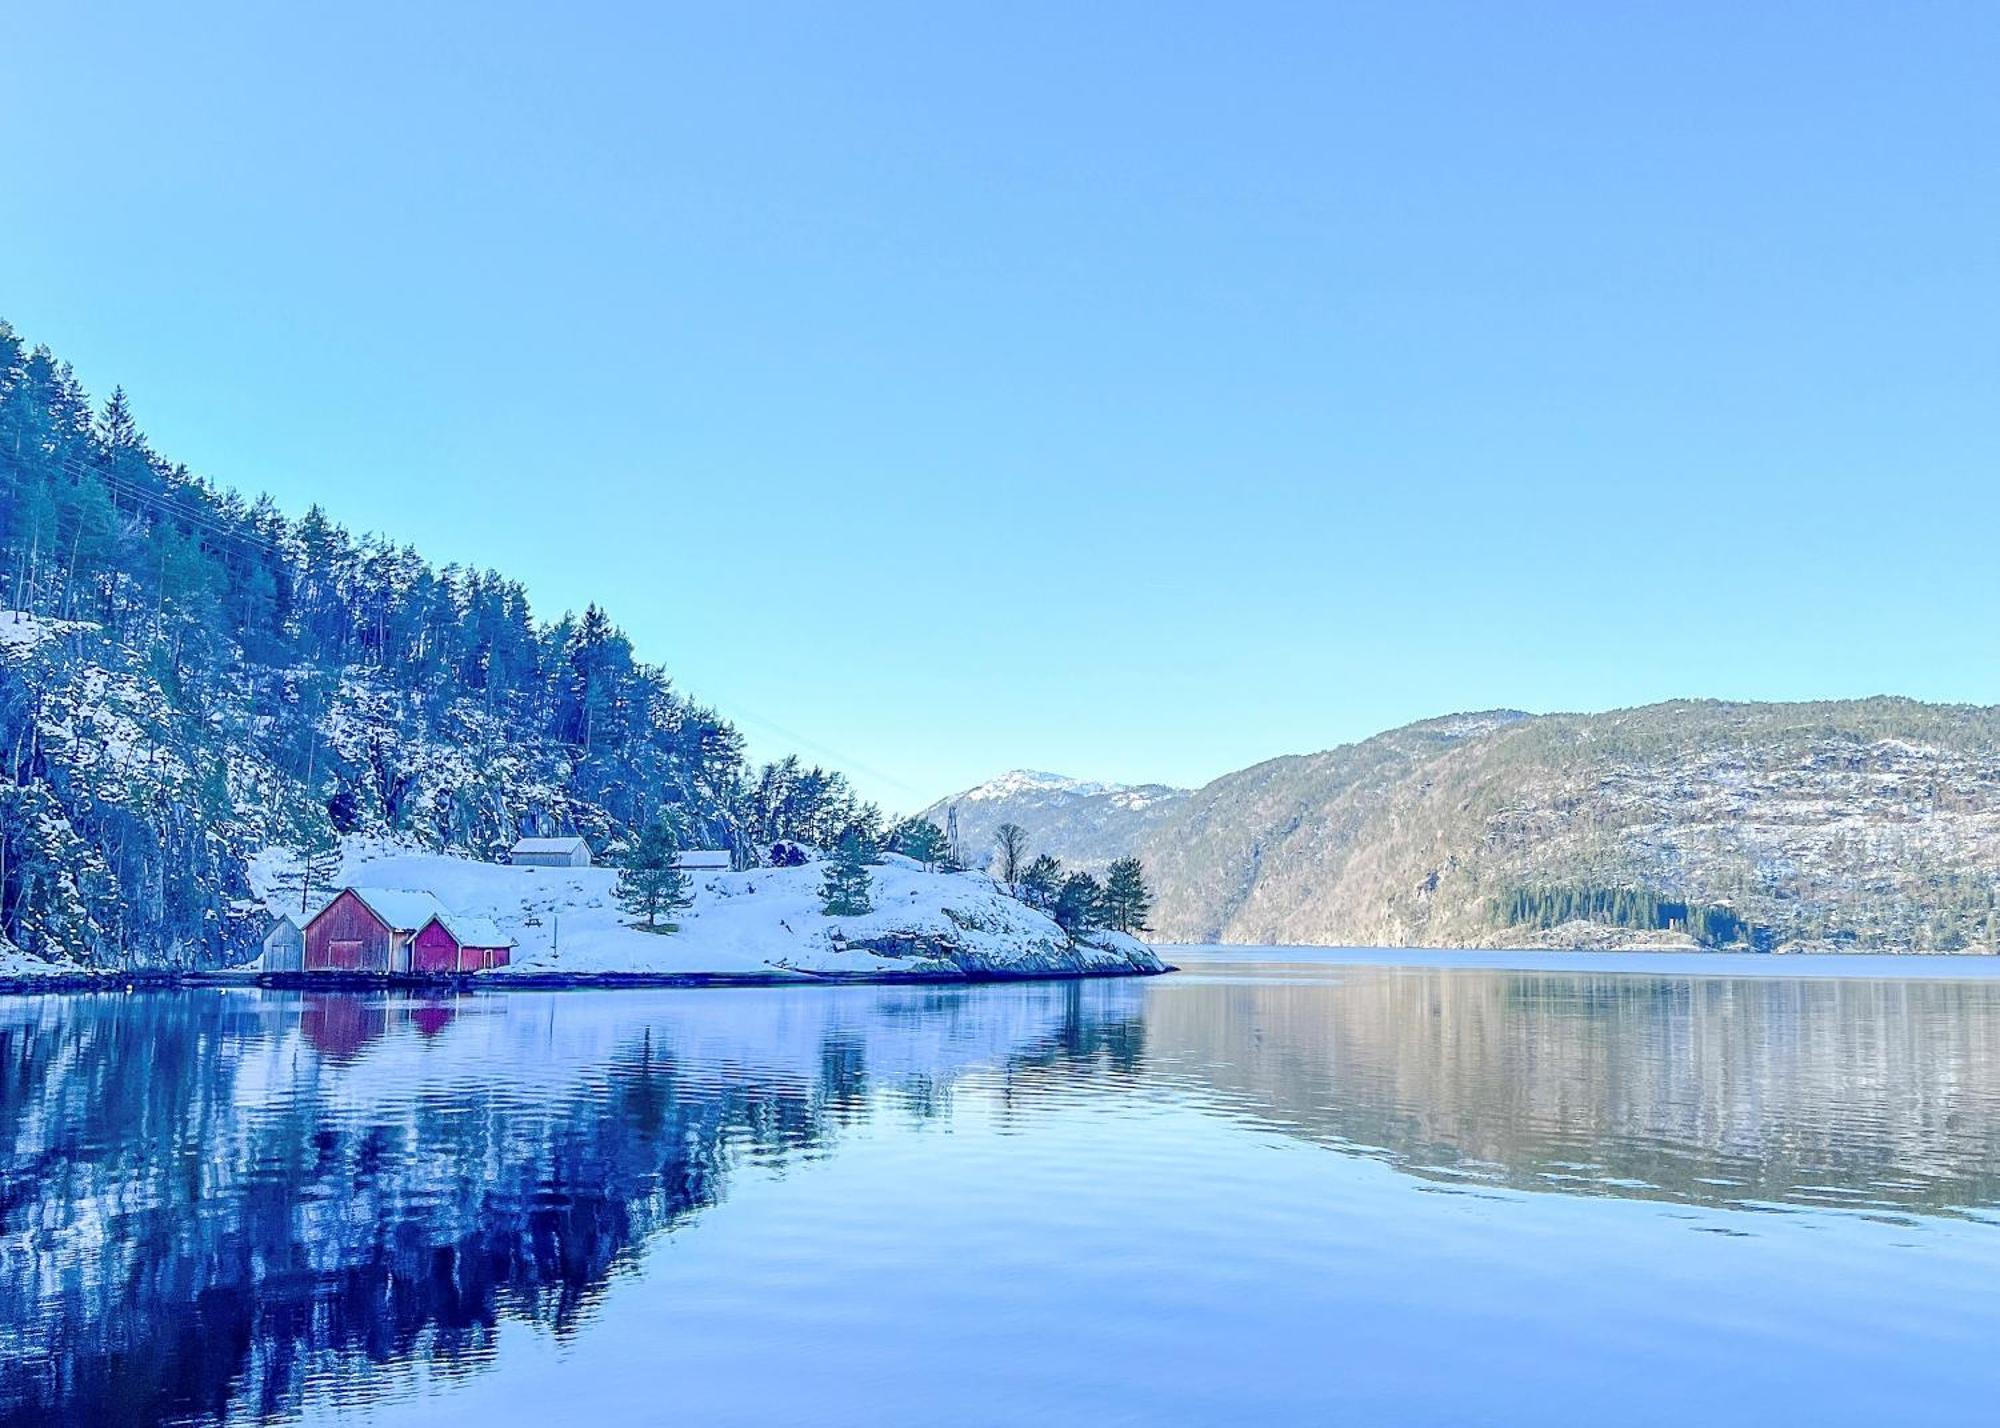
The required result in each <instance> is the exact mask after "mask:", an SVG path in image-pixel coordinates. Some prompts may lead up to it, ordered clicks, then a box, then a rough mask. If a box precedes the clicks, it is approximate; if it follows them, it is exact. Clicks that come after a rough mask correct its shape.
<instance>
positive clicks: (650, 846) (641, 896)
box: [612, 818, 694, 932]
mask: <svg viewBox="0 0 2000 1428" xmlns="http://www.w3.org/2000/svg"><path fill="white" fill-rule="evenodd" d="M679 855H680V842H679V840H678V839H676V838H675V837H674V830H673V827H672V825H671V824H669V823H668V822H667V820H666V819H665V818H655V819H654V820H653V821H652V822H651V823H648V824H647V825H646V828H645V831H644V832H642V833H641V834H640V835H639V841H638V843H637V845H636V846H634V847H633V849H632V851H631V852H630V853H628V854H626V855H625V863H624V866H622V867H621V868H619V870H618V885H617V887H616V888H614V889H613V891H612V895H613V896H614V897H616V898H617V899H618V905H619V906H620V907H622V908H624V909H625V911H626V912H628V913H630V914H631V915H632V916H634V917H644V918H645V919H646V926H647V928H648V929H649V930H652V929H657V930H662V931H667V932H673V931H676V930H678V929H677V928H676V927H675V925H674V924H673V923H671V922H670V923H668V924H666V926H665V927H664V928H663V929H662V928H658V923H657V919H658V917H659V916H660V914H661V913H669V914H671V913H672V912H674V911H675V910H676V909H678V908H683V907H687V906H689V905H691V904H692V903H693V902H694V897H693V895H692V894H691V893H690V892H689V890H688V875H687V873H686V872H685V871H684V870H683V869H682V868H681V866H680V865H679V863H678V862H677V861H676V859H677V858H678V857H679Z"/></svg>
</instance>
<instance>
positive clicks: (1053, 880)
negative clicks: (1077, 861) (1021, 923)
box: [1016, 853, 1062, 912]
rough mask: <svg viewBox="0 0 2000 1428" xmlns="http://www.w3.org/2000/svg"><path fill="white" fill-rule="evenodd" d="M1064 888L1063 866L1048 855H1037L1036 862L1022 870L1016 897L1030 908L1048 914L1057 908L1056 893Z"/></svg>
mask: <svg viewBox="0 0 2000 1428" xmlns="http://www.w3.org/2000/svg"><path fill="white" fill-rule="evenodd" d="M1061 887H1062V864H1061V863H1059V862H1057V861H1056V860H1055V859H1054V858H1052V857H1050V856H1049V855H1048V854H1047V853H1040V854H1037V855H1036V857H1035V860H1034V861H1033V862H1032V863H1030V864H1028V866H1027V867H1025V868H1023V869H1021V881H1020V887H1019V890H1018V892H1017V893H1016V895H1017V896H1018V897H1019V898H1020V899H1021V901H1022V902H1025V903H1026V904H1028V906H1030V907H1038V908H1040V909H1042V911H1044V912H1047V911H1048V910H1049V909H1050V908H1052V907H1054V906H1055V902H1056V893H1057V891H1058V890H1059V889H1060V888H1061Z"/></svg>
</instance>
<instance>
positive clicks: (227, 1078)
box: [0, 984, 1140, 1424]
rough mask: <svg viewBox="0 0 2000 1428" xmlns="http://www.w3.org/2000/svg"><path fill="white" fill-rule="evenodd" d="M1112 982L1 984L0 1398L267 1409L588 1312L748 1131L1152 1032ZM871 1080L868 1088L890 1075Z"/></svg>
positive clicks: (102, 1418)
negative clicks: (437, 989)
mask: <svg viewBox="0 0 2000 1428" xmlns="http://www.w3.org/2000/svg"><path fill="white" fill-rule="evenodd" d="M1138 1005H1139V1002H1138V997H1137V995H1136V992H1135V991H1133V990H1132V989H1130V988H1126V987H1120V986H1104V985H1092V986H1088V987H1084V986H1078V985H1075V984H1068V985H1063V984H1043V985H1034V986H1019V987H1004V988H983V989H977V990H972V989H943V990H940V989H924V990H917V991H909V990H890V989H865V990H864V989H856V990H853V991H847V990H840V991H832V990H826V989H812V990H807V991H798V992H793V991H762V990H760V991H754V992H742V993H736V992H714V993H695V994H687V993H679V994H676V993H662V994H636V993H615V994H595V993H566V994H551V995H544V996H536V995H523V994H513V995H506V996H485V997H472V998H462V999H459V1000H457V1001H455V1002H440V1001H419V1000H409V999H401V998H393V997H370V996H361V995H316V996H304V997H294V996H285V995H278V994H251V993H236V992H228V993H219V992H181V993H156V994H146V995H138V996H122V997H121V996H112V995H107V996H88V997H47V998H16V999H10V1000H8V1001H5V1002H0V1068H4V1069H0V1128H4V1134H5V1142H4V1143H5V1144H6V1145H7V1146H8V1147H10V1149H9V1151H8V1153H7V1155H6V1157H5V1159H4V1160H0V1246H4V1252H0V1322H4V1327H0V1384H4V1388H3V1389H0V1394H4V1401H0V1413H4V1416H5V1419H6V1421H8V1422H10V1423H12V1422H18V1423H37V1424H48V1423H55V1422H63V1423H92V1424H98V1423H104V1424H118V1423H149V1422H157V1421H161V1420H165V1419H175V1418H183V1419H185V1418H196V1419H200V1418H209V1419H218V1418H223V1417H225V1416H228V1415H230V1414H231V1413H235V1414H237V1415H251V1416H257V1417H265V1416H270V1415H272V1414H277V1413H281V1412H284V1411H286V1410H288V1409H290V1408H293V1407H295V1406H297V1404H298V1403H299V1402H300V1400H301V1398H302V1396H303V1394H304V1392H305V1390H306V1388H307V1385H308V1384H309V1383H310V1382H312V1381H314V1380H320V1381H323V1382H326V1383H328V1384H330V1385H332V1386H333V1389H334V1391H336V1392H337V1394H338V1396H339V1397H341V1398H342V1399H343V1400H344V1401H352V1402H365V1401H368V1400H369V1399H371V1398H373V1397H375V1396H377V1395H379V1394H381V1393H383V1392H384V1391H386V1390H387V1389H389V1388H391V1387H393V1386H394V1385H395V1384H396V1383H397V1382H398V1379H399V1375H403V1374H407V1373H408V1372H409V1371H410V1370H411V1368H412V1367H413V1366H416V1365H421V1366H422V1368H423V1371H424V1372H425V1373H427V1374H430V1375H432V1376H438V1377H451V1376H456V1375H459V1374H463V1373H466V1372H468V1371H471V1370H474V1369H476V1368H477V1367H478V1366H479V1365H480V1364H481V1363H482V1362H483V1361H484V1360H485V1359H486V1357H487V1356H488V1355H490V1353H491V1352H492V1345H493V1337H494V1331H495V1328H496V1326H497V1325H498V1324H499V1323H500V1322H501V1321H502V1320H503V1319H517V1320H522V1321H528V1322H532V1323H535V1324H540V1325H544V1326H546V1327H547V1328H549V1329H550V1330H551V1331H552V1332H554V1333H555V1334H557V1335H566V1334H570V1333H573V1332H575V1330H576V1328H577V1326H578V1325H579V1324H581V1323H582V1322H584V1320H585V1319H586V1318H587V1317H588V1315H589V1313H590V1311H591V1309H592V1306H593V1305H594V1304H595V1303H596V1301H597V1299H598V1298H599V1296H600V1295H601V1294H602V1292H603V1291H604V1288H605V1286H606V1283H607V1281H608V1280H609V1279H610V1277H611V1275H612V1273H613V1271H614V1269H615V1268H616V1267H617V1266H618V1264H619V1263H620V1262H621V1260H623V1259H624V1258H626V1257H628V1256H631V1255H633V1254H635V1253H636V1252H637V1251H638V1249H639V1247H641V1246H643V1245H644V1244H645V1243H646V1242H647V1241H648V1240H649V1239H650V1238H651V1237H653V1236H655V1235H656V1234H658V1233H659V1232H661V1231H663V1230H666V1229H668V1228H670V1227H672V1226H673V1225H675V1224H676V1223H678V1222H681V1221H683V1220H685V1219H686V1218H687V1217H689V1216H691V1215H693V1214H695V1213H696V1212H698V1211H700V1210H701V1209H702V1208H703V1207H704V1206H707V1205H710V1204H713V1203H715V1202H716V1201H717V1200H718V1199H719V1198H720V1197H721V1196H722V1195H723V1193H724V1191H725V1187H726V1185H727V1183H728V1179H729V1175H730V1171H731V1167H732V1164H734V1163H735V1162H736V1161H737V1159H738V1158H739V1157H747V1158H750V1159H753V1160H756V1161H761V1162H774V1161H782V1160H784V1159H785V1158H787V1157H790V1156H793V1155H796V1154H798V1153H799V1152H801V1151H804V1150H808V1149H812V1148H815V1147H820V1146H822V1145H825V1144H827V1143H828V1142H830V1141H831V1140H832V1139H833V1138H834V1137H835V1136H837V1134H838V1132H839V1130H840V1128H841V1127H842V1126H844V1125H849V1124H854V1123H858V1122H860V1121H862V1120H865V1119H866V1118H867V1117H868V1116H870V1115H871V1114H873V1113H875V1111H876V1109H877V1107H878V1106H880V1105H885V1104H887V1105H893V1106H895V1107H897V1108H899V1109H900V1110H901V1111H903V1112H905V1113H910V1114H915V1115H919V1116H925V1115H937V1114H942V1113H944V1112H945V1110H946V1109H947V1108H948V1106H949V1088H950V1085H951V1083H952V1081H953V1080H954V1079H955V1078H956V1077H958V1076H960V1075H962V1074H965V1073H967V1072H971V1071H980V1070H994V1069H998V1070H1001V1071H1004V1070H1005V1069H1006V1068H1007V1066H1008V1065H1009V1064H1010V1063H1012V1062H1014V1061H1019V1062H1021V1063H1022V1064H1024V1065H1044V1064H1049V1063H1052V1062H1058V1061H1061V1062H1070V1063H1074V1064H1083V1063H1093V1062H1098V1061H1100V1060H1101V1061H1103V1062H1105V1063H1106V1064H1109V1063H1111V1062H1114V1061H1116V1062H1122V1063H1130V1062H1131V1061H1133V1060H1134V1059H1135V1058H1136V1057H1137V1055H1138V1048H1139V1044H1140V1037H1139V1032H1138V1026H1139V1022H1138V1015H1137V1013H1138ZM877 1093H880V1095H878V1094H877Z"/></svg>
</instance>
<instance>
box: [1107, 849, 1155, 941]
mask: <svg viewBox="0 0 2000 1428" xmlns="http://www.w3.org/2000/svg"><path fill="white" fill-rule="evenodd" d="M1152 910H1153V892H1152V889H1151V888H1148V887H1147V886H1146V873H1145V869H1144V868H1142V867H1141V866H1140V865H1139V860H1138V859H1137V858H1120V859H1119V860H1118V861H1117V862H1115V863H1113V864H1112V865H1111V867H1110V869H1109V870H1108V871H1107V872H1106V873H1105V875H1104V920H1105V922H1106V923H1107V924H1108V925H1110V926H1112V927H1114V928H1116V929H1117V930H1118V931H1120V932H1144V931H1145V930H1146V914H1147V913H1149V912H1151V911H1152Z"/></svg>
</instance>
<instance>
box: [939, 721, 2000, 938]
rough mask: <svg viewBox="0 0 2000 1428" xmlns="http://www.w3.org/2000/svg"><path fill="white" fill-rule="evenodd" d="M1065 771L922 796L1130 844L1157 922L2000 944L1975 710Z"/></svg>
mask: <svg viewBox="0 0 2000 1428" xmlns="http://www.w3.org/2000/svg"><path fill="white" fill-rule="evenodd" d="M995 782H996V784H1005V783H1006V780H996V781H995ZM1060 784H1061V787H1060V788H1059V789H1052V790H1051V791H1049V792H1047V793H1046V794H1045V793H1042V792H1040V791H1038V790H1034V789H1027V788H1023V789H1021V790H1020V791H1018V792H1012V791H1010V793H1009V796H1008V797H1006V798H1004V799H993V798H990V797H988V798H981V799H977V800H974V799H971V798H970V797H969V796H961V797H960V798H959V799H956V800H950V799H947V800H942V801H940V803H939V804H938V805H936V806H935V807H936V808H937V809H938V810H943V809H944V808H946V807H948V806H949V805H951V804H953V803H956V804H957V805H958V809H959V822H960V830H961V841H962V843H963V844H964V846H965V847H966V849H967V852H968V856H972V855H974V854H978V853H980V852H983V849H984V844H983V843H981V842H980V841H979V840H980V839H981V838H990V833H989V832H988V831H987V830H988V829H990V826H991V825H992V824H994V823H997V822H998V821H1000V818H999V817H997V816H995V815H996V814H997V813H1000V812H1002V811H1004V813H1005V815H1006V817H1007V818H1009V819H1011V821H1014V822H1018V823H1020V824H1021V825H1022V826H1023V827H1025V828H1026V829H1027V830H1028V832H1029V840H1030V843H1031V845H1032V846H1034V847H1035V848H1037V849H1044V848H1045V849H1047V850H1048V851H1051V852H1053V853H1055V854H1057V855H1058V856H1060V857H1062V858H1064V859H1065V860H1066V861H1070V862H1075V863H1078V864H1081V865H1083V866H1086V867H1100V866H1102V865H1103V864H1104V863H1106V862H1108V861H1109V860H1110V859H1111V858H1113V857H1117V856H1120V855H1122V854H1124V853H1127V852H1136V853H1137V854H1138V855H1139V856H1140V857H1141V858H1142V859H1143V860H1144V862H1145V864H1146V867H1147V870H1148V873H1149V876H1150V877H1151V879H1152V881H1153V883H1154V884H1155V887H1156V890H1157V893H1158V904H1157V907H1156V909H1155V912H1154V917H1153V925H1154V931H1155V932H1156V934H1157V935H1159V936H1160V937H1162V938H1164V939H1167V940H1172V941H1194V942H1201V941H1220V942H1237V943H1301V944H1335V945H1343V944H1344V945H1388V946H1421V945H1434V946H1447V947H1450V946H1505V945H1569V944H1589V945H1599V946H1601V945H1675V944H1681V945H1694V944H1697V943H1699V944H1702V945H1710V946H1716V945H1732V946H1752V947H1758V948H1763V949H1768V950H1810V949H1845V948H1856V949H1875V950H1884V951H1926V952H1927V951H1935V952H1967V951H1993V950H1995V949H1996V947H2000V710H1996V709H1992V708H1980V707H1969V706H1940V705H1928V704H1921V703H1918V702H1916V701H1914V700H1908V699H1899V698H1890V697H1881V698H1874V699H1863V700H1845V701H1829V702H1820V703H1798V704H1759V703H1728V702H1722V701H1714V700H1675V701H1670V702H1667V703H1663V704H1655V705H1649V706H1646V707H1643V708H1638V709H1627V710H1617V711H1612V712H1609V713H1602V714H1551V715H1528V714H1523V713H1521V712H1519V711H1516V710H1492V711H1486V712H1482V713H1472V714H1458V715H1450V716H1446V717H1444V718H1439V719H1430V720H1425V721H1422V722H1420V723H1416V724H1411V725H1407V726H1405V727H1403V728H1400V729H1393V730H1389V731H1387V732H1385V733H1382V734H1378V735H1376V736H1374V737H1373V738H1370V739H1365V740H1362V741H1361V742H1359V743H1355V744H1349V745H1344V746H1342V747H1340V748H1335V749H1329V750H1326V751H1324V752H1321V753H1316V754H1303V755H1289V756H1285V757H1281V758H1276V759H1271V760H1267V761H1265V762H1263V763H1260V764H1257V765H1254V766H1252V767H1250V768H1247V769H1243V770H1240V771H1238V772H1236V773H1232V774H1227V775H1225V776H1223V777H1222V778H1219V779H1217V780H1215V781H1214V782H1212V783H1210V784H1208V785H1206V786H1204V787H1203V788H1200V789H1197V790H1193V791H1191V792H1183V791H1179V790H1166V791H1165V796H1161V797H1158V798H1153V799H1148V800H1145V801H1144V802H1143V805H1142V806H1141V807H1139V808H1136V809H1130V810H1128V809H1126V808H1124V807H1121V806H1120V804H1119V803H1118V802H1117V801H1116V795H1115V794H1114V793H1109V792H1106V793H1097V794H1083V793H1080V792H1076V791H1074V790H1076V789H1078V788H1083V787H1089V785H1082V784H1078V783H1075V782H1074V781H1070V780H1061V781H1060ZM985 787H988V788H991V787H993V785H987V786H985ZM1009 787H1010V790H1011V789H1012V787H1013V786H1012V785H1009Z"/></svg>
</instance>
